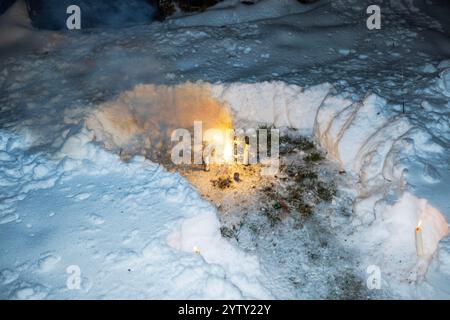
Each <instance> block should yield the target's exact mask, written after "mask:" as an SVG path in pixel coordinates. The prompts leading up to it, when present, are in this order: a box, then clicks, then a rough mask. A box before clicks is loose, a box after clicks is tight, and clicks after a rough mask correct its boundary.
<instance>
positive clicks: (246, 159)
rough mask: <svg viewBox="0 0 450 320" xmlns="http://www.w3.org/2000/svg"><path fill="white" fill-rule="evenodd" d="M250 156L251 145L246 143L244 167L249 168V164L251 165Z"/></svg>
mask: <svg viewBox="0 0 450 320" xmlns="http://www.w3.org/2000/svg"><path fill="white" fill-rule="evenodd" d="M249 155H250V148H249V145H248V144H247V143H246V144H245V145H244V160H243V161H242V163H243V164H244V166H248V164H249V162H248V159H249Z"/></svg>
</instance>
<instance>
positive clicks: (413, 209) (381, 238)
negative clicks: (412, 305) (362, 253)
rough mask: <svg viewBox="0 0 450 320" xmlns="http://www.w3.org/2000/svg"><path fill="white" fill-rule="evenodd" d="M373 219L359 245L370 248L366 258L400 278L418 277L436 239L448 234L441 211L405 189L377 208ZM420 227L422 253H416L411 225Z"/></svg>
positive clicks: (428, 261)
mask: <svg viewBox="0 0 450 320" xmlns="http://www.w3.org/2000/svg"><path fill="white" fill-rule="evenodd" d="M376 211H377V216H378V218H377V220H376V221H375V222H374V224H372V225H371V226H370V227H369V229H368V231H367V232H364V236H361V237H359V241H360V243H361V244H362V246H364V247H365V249H366V250H367V252H371V257H370V258H368V260H370V261H371V264H375V265H379V266H380V267H381V268H382V270H383V272H386V273H387V274H389V275H390V276H393V277H395V278H397V280H400V281H417V280H419V279H422V278H423V277H424V275H425V273H426V271H427V268H428V265H429V263H430V262H431V259H432V257H433V255H434V253H435V251H436V250H437V248H438V243H439V241H440V240H441V239H442V238H443V237H445V236H447V235H448V232H449V230H448V224H447V222H446V221H445V218H444V217H443V215H442V214H441V213H440V212H439V211H438V210H436V209H435V208H433V207H432V206H431V205H430V204H429V203H428V202H427V201H426V200H425V199H419V198H417V197H415V196H413V195H412V194H410V193H408V192H406V193H404V194H403V196H402V197H401V198H400V199H399V200H398V202H397V203H395V204H394V205H386V204H384V205H381V206H379V207H378V208H377V210H376ZM419 222H420V225H421V227H422V230H423V231H422V234H423V248H424V255H423V256H421V257H418V256H417V252H416V243H415V228H416V226H417V225H418V224H419Z"/></svg>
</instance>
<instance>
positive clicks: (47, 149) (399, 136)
mask: <svg viewBox="0 0 450 320" xmlns="http://www.w3.org/2000/svg"><path fill="white" fill-rule="evenodd" d="M21 5H23V4H22V3H21V2H20V1H19V2H17V3H16V5H14V6H13V7H12V8H11V9H10V10H9V12H7V13H6V14H5V15H4V16H2V17H0V27H1V28H2V29H1V32H2V33H1V34H0V50H1V52H0V56H2V57H3V56H4V57H5V58H3V59H2V61H1V62H0V67H1V70H0V93H1V94H0V253H1V258H0V270H1V271H0V297H1V298H7V299H15V298H18V299H26V298H47V299H51V298H91V299H95V298H299V297H301V298H325V297H329V296H330V294H329V293H330V292H332V291H334V292H342V290H341V291H340V290H336V289H335V288H333V286H338V287H341V288H342V287H346V286H353V285H355V284H354V283H349V282H348V281H347V280H348V279H349V278H350V279H356V280H354V281H356V282H357V281H359V280H361V281H362V283H360V285H361V286H363V287H365V282H364V281H365V279H364V278H363V277H364V275H365V271H366V268H367V266H369V265H375V266H379V268H380V271H381V276H382V286H381V289H380V290H379V291H377V290H375V291H374V292H375V293H373V292H372V293H373V294H374V295H375V297H397V298H447V299H448V298H450V291H449V288H450V286H449V285H450V240H449V238H448V237H446V235H447V233H448V224H447V221H450V206H449V204H448V201H447V199H448V195H449V189H448V183H449V182H450V167H449V166H450V162H449V159H450V152H449V151H448V147H449V144H450V112H449V108H450V37H449V31H450V29H449V25H445V24H444V22H446V21H445V19H440V17H441V16H442V13H443V12H445V10H448V9H446V8H445V7H442V8H441V10H438V9H436V8H430V7H429V6H425V5H424V2H422V1H394V0H393V1H390V2H388V3H386V4H385V5H381V8H382V13H383V20H382V29H381V30H380V31H374V30H372V31H369V30H367V29H366V24H365V17H366V15H365V8H366V7H367V5H366V3H364V1H351V0H348V1H344V0H343V1H319V2H317V3H315V4H313V5H307V6H301V5H299V4H298V2H297V1H296V0H295V1H294V0H292V1H290V0H284V1H281V0H280V1H275V0H261V1H259V2H258V3H257V4H255V5H254V6H252V7H249V6H243V5H240V4H239V3H238V1H225V2H224V3H221V4H220V6H218V7H215V8H214V7H213V8H211V9H210V10H207V11H206V12H204V13H201V14H197V15H188V16H184V17H183V16H181V17H180V16H175V17H173V18H171V19H169V20H168V21H166V22H165V23H152V24H150V25H147V26H138V27H131V28H127V29H119V30H117V29H116V30H111V29H106V30H82V31H80V32H60V33H56V32H51V33H50V32H41V31H36V30H32V29H31V28H30V27H29V24H28V23H27V22H26V21H24V15H23V14H22V15H21V14H20V12H21V9H22V13H23V7H21ZM230 6H231V7H230ZM447 23H448V21H447ZM6 26H10V28H13V27H14V29H10V30H11V32H9V33H5V32H4V30H5V28H7V27H6ZM13 31H14V32H13ZM30 37H31V38H30ZM26 39H35V40H36V41H33V43H30V42H29V41H27V40H26ZM24 42H26V44H27V45H25V44H24ZM42 43H46V45H45V46H43V45H42ZM188 81H190V82H192V83H190V84H187V85H186V84H185V83H186V82H188ZM176 85H178V86H181V87H182V86H188V87H189V86H190V87H192V88H195V89H193V90H188V91H187V92H186V93H185V94H184V95H183V96H182V98H183V99H184V100H183V101H186V104H187V105H194V104H195V102H198V101H203V100H201V99H205V95H206V97H209V98H210V99H211V100H213V101H216V102H217V103H213V104H212V105H214V106H216V105H224V106H227V107H229V108H230V109H231V110H232V114H233V121H234V123H235V125H236V126H249V125H253V124H255V123H256V124H261V123H266V124H274V125H276V126H277V127H289V128H295V129H297V130H298V131H299V132H301V133H302V134H304V135H310V136H311V137H314V139H315V140H316V141H317V142H318V144H319V145H320V146H321V147H322V148H323V149H324V151H326V152H327V154H328V155H329V160H330V161H335V164H336V166H338V167H339V168H340V170H342V172H343V171H345V179H339V181H340V185H339V186H338V187H339V189H340V192H339V193H338V195H337V197H336V198H335V199H334V201H336V202H341V203H345V202H348V212H350V215H349V217H346V218H345V219H344V218H343V217H340V216H339V214H338V213H336V212H335V213H332V217H331V218H330V220H324V221H327V222H328V221H332V222H331V223H330V224H329V226H328V227H327V225H326V224H325V223H323V222H322V223H318V224H317V225H318V226H320V227H317V230H314V231H315V232H322V233H323V234H329V235H330V238H329V240H332V241H334V242H335V245H333V246H331V249H327V250H323V251H320V250H318V251H317V252H319V254H323V255H327V254H329V255H330V259H331V261H333V263H334V261H338V262H337V263H338V265H335V266H333V264H332V263H330V264H327V265H325V264H322V265H308V264H307V262H305V261H303V260H302V259H300V258H299V259H295V258H290V257H289V255H290V250H294V249H295V248H296V247H299V248H301V247H302V246H303V245H306V244H307V245H309V246H312V247H314V248H315V246H316V245H315V243H316V242H317V243H318V242H319V240H322V239H319V238H317V239H316V238H315V237H311V236H310V234H308V233H302V232H298V233H292V234H287V233H284V231H285V230H286V229H277V230H274V231H272V232H268V233H267V234H266V235H265V236H262V237H261V239H259V240H257V241H259V242H257V243H258V244H259V245H260V246H265V247H269V246H271V245H273V241H276V242H277V244H278V247H281V248H289V249H286V250H283V249H278V250H270V249H267V250H253V251H252V250H248V247H247V246H246V245H245V241H243V243H242V242H241V243H231V242H229V241H228V240H225V239H224V238H222V237H221V234H220V231H219V227H220V223H219V218H218V217H217V212H216V210H215V209H214V208H213V207H212V205H211V204H209V203H208V202H207V201H206V200H204V199H202V198H201V197H200V196H199V195H198V193H197V191H196V190H195V189H194V188H193V187H192V186H190V185H189V183H188V182H187V181H186V180H185V179H184V178H182V177H181V176H180V175H178V174H177V173H169V172H167V171H166V170H164V169H163V168H162V167H161V166H159V165H158V164H155V163H152V162H150V161H149V160H145V159H144V158H143V157H142V156H139V155H136V156H135V157H134V158H132V160H131V161H129V162H124V161H122V160H121V159H120V157H119V155H118V152H117V150H116V149H114V144H116V143H117V141H120V142H121V143H123V144H127V145H130V143H129V141H128V140H127V139H128V137H132V136H133V135H134V134H136V133H140V131H139V129H140V125H139V123H138V124H134V125H133V126H131V127H127V128H124V127H120V125H118V126H117V127H114V123H112V125H109V126H105V125H104V123H103V125H102V126H98V125H92V123H94V122H93V121H92V120H93V119H98V115H99V114H102V112H103V111H104V110H105V108H106V110H107V108H108V106H111V105H112V106H115V108H118V109H117V110H116V111H119V115H120V110H123V111H124V114H127V113H129V112H130V110H128V108H129V106H128V105H127V101H131V102H130V105H132V106H133V108H136V109H131V110H140V109H139V105H140V104H144V105H145V103H146V101H147V100H146V99H151V98H149V97H151V96H152V95H154V92H155V90H156V89H155V88H165V89H163V91H164V90H165V91H164V92H166V93H165V95H167V98H168V99H169V98H171V97H173V92H176V90H175V89H173V90H172V89H171V88H176V87H171V86H176ZM158 86H159V87H158ZM124 92H125V94H124ZM156 92H158V91H157V90H156ZM124 97H125V98H128V99H130V100H126V99H125V98H124ZM142 97H144V98H145V99H143V98H142ZM150 104H151V103H150ZM136 105H137V107H135V106H136ZM152 108H156V109H155V111H154V112H153V113H151V114H152V116H154V114H156V113H157V111H158V109H157V108H158V106H156V107H152ZM116 115H117V114H116ZM163 119H167V116H165V117H163ZM164 121H167V120H164ZM95 123H98V122H95ZM130 132H131V133H132V135H130V136H128V134H130ZM125 133H126V134H125ZM130 139H131V138H130ZM136 141H137V142H136ZM139 141H140V140H134V141H133V143H135V144H139ZM119 147H121V146H119ZM342 180H345V181H342ZM318 217H323V216H320V215H319V216H318ZM250 218H251V219H254V221H253V222H254V223H260V224H261V223H263V221H262V220H261V219H258V217H257V216H255V217H253V218H252V216H250ZM250 218H249V219H250ZM324 219H325V218H324ZM419 220H421V221H422V226H423V230H424V250H425V252H424V253H425V254H424V256H423V257H422V258H420V259H418V258H417V256H416V253H415V243H414V229H415V226H416V225H417V223H418V222H419ZM324 229H325V231H323V230H324ZM242 234H245V230H243V231H242ZM317 247H320V246H319V245H318V244H317ZM332 250H335V251H332ZM336 250H342V253H341V252H339V251H338V252H336ZM303 251H305V250H301V249H299V250H298V251H297V250H296V251H293V252H295V254H296V255H299V256H300V257H301V255H302V254H306V253H305V252H303ZM269 253H272V254H273V256H271V255H270V254H269ZM349 253H351V254H349ZM268 257H269V258H268ZM270 257H272V258H273V260H274V261H283V264H284V267H283V270H282V271H280V272H279V273H278V276H274V274H275V272H274V270H277V268H280V265H281V264H280V263H271V262H270V261H269V262H267V261H268V259H270ZM334 259H335V260H334ZM324 260H325V259H319V261H324ZM299 261H300V262H301V261H303V263H302V265H301V267H299V268H296V267H295V266H296V264H297V263H299ZM348 265H352V266H354V267H353V269H351V272H357V273H358V275H356V276H353V277H347V278H345V277H344V278H343V279H344V280H343V281H338V278H335V277H334V274H337V273H339V272H342V271H343V270H347V269H346V267H347V266H348ZM355 266H356V267H355ZM68 268H69V269H68ZM74 268H75V269H74ZM77 268H79V271H80V272H81V286H80V289H79V290H71V289H70V288H71V284H74V283H75V284H76V281H75V282H73V281H74V277H73V276H74V275H76V272H75V274H74V273H73V270H76V271H77V270H78V269H77ZM332 268H334V269H335V270H336V272H335V273H333V272H332V271H331V269H332ZM322 273H332V274H333V277H334V278H333V277H332V279H331V280H330V279H329V277H328V279H327V277H326V276H324V275H323V274H322ZM290 277H294V278H296V279H301V280H300V282H298V283H297V282H296V286H295V288H294V287H293V286H290V285H288V284H287V283H289V281H290ZM360 278H361V279H360ZM325 279H327V280H326V281H325ZM333 279H334V280H336V281H335V282H333ZM346 279H347V280H346ZM75 280H76V279H75ZM341 280H342V279H341ZM295 281H296V280H294V282H295ZM302 282H303V283H305V284H302ZM350 291H351V290H350ZM361 294H362V295H361ZM366 294H367V293H366V292H365V291H363V293H359V295H358V294H356V295H354V296H350V297H356V298H364V297H367V296H366ZM331 296H332V297H336V298H339V297H342V298H344V297H349V296H347V295H341V296H339V294H338V295H337V296H333V295H331Z"/></svg>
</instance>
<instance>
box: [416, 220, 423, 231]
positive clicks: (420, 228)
mask: <svg viewBox="0 0 450 320" xmlns="http://www.w3.org/2000/svg"><path fill="white" fill-rule="evenodd" d="M420 231H422V220H419V222H418V223H417V227H416V232H420Z"/></svg>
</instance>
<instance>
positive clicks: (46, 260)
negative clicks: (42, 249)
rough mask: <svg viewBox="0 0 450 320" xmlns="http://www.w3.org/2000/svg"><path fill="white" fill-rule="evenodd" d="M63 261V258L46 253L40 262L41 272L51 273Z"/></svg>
mask: <svg viewBox="0 0 450 320" xmlns="http://www.w3.org/2000/svg"><path fill="white" fill-rule="evenodd" d="M59 261H61V257H60V256H58V255H55V254H52V253H46V254H43V255H41V258H40V259H39V260H38V267H39V271H40V272H48V271H51V270H52V269H53V268H54V267H55V266H56V265H57V264H58V262H59Z"/></svg>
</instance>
